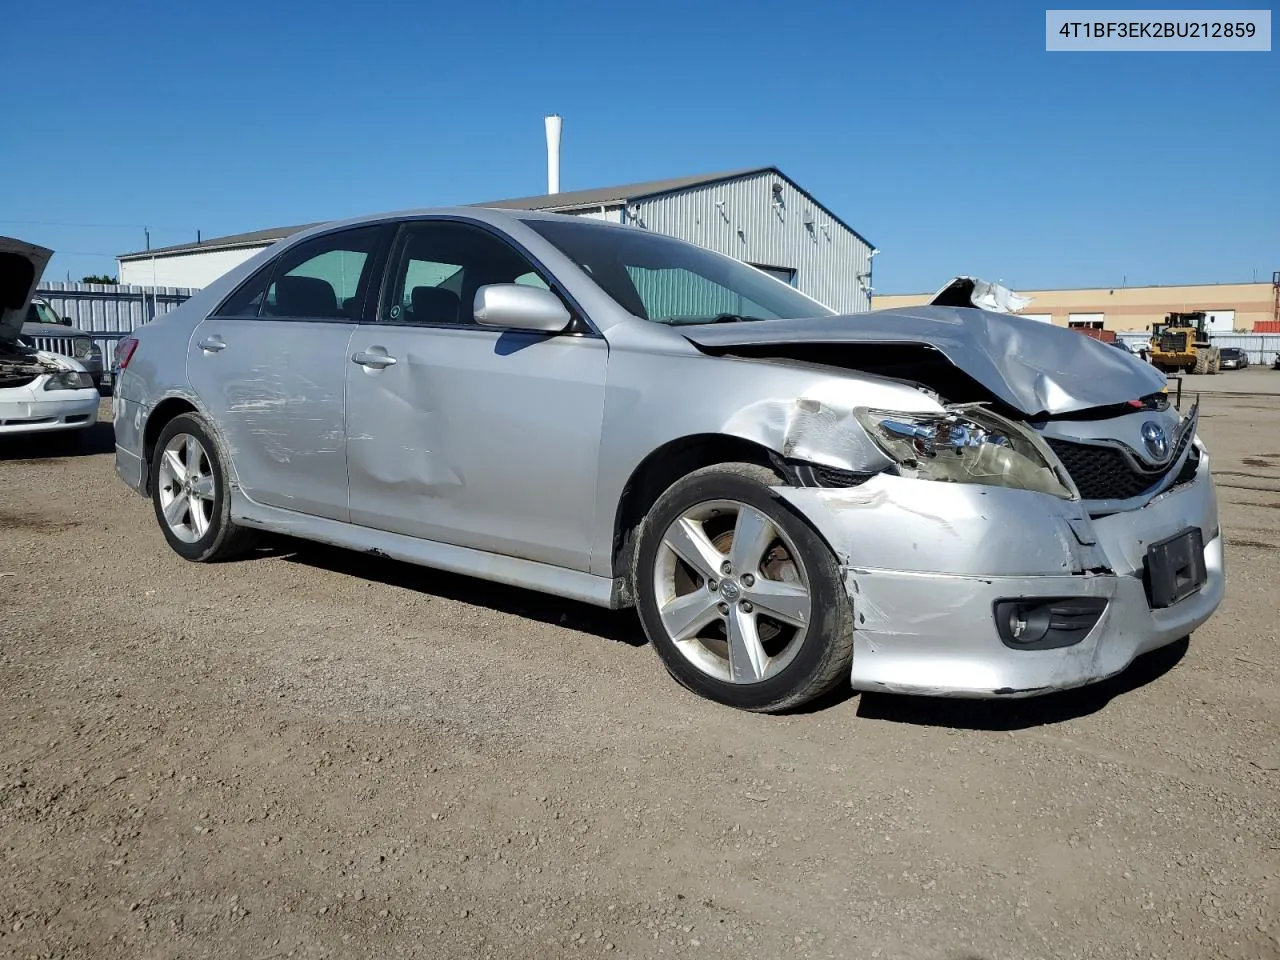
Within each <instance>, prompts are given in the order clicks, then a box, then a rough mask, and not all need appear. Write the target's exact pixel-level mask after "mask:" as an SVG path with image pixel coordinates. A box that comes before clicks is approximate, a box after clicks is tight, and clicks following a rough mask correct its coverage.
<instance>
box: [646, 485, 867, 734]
mask: <svg viewBox="0 0 1280 960" xmlns="http://www.w3.org/2000/svg"><path fill="white" fill-rule="evenodd" d="M781 483H782V480H781V478H779V477H778V476H777V474H775V473H774V472H773V471H771V470H769V469H768V468H766V467H761V466H756V465H754V464H746V463H725V464H717V465H715V466H711V467H705V468H703V469H701V470H696V471H694V472H693V473H691V474H689V475H688V476H686V477H684V478H683V479H681V480H678V481H677V482H676V483H674V484H673V485H672V486H671V488H670V489H669V490H667V492H666V493H664V494H663V495H662V496H661V497H659V498H658V501H657V503H655V504H654V505H653V507H652V509H651V510H650V511H649V515H648V516H647V517H646V518H645V520H644V523H643V524H641V527H640V535H639V538H638V543H637V548H636V555H635V563H634V570H633V583H634V585H635V594H636V607H637V609H638V611H639V614H640V620H641V623H642V624H643V625H644V629H645V633H646V635H647V636H648V637H649V640H650V642H651V643H652V644H653V646H654V648H655V649H656V650H657V652H658V655H659V656H661V657H662V660H663V663H664V664H665V665H666V667H667V669H668V670H669V671H670V672H671V674H672V675H673V676H674V677H675V678H676V679H677V680H679V681H680V683H682V684H684V686H686V687H688V688H689V689H691V690H693V691H694V692H696V693H699V694H701V695H703V696H705V697H708V698H710V699H712V700H717V701H719V702H720V703H725V704H728V705H730V706H734V707H739V708H741V709H744V710H759V711H778V710H786V709H789V708H791V707H795V706H799V705H800V704H802V703H805V702H806V701H808V700H812V699H813V698H814V697H817V696H819V695H820V694H822V693H824V692H826V691H827V690H829V689H830V688H831V687H832V686H834V685H835V684H836V683H837V682H838V681H839V680H840V679H841V678H842V677H844V678H847V677H848V671H849V666H850V661H851V660H852V656H853V613H852V610H851V607H850V603H849V597H848V594H847V593H846V592H845V587H844V582H843V579H842V577H841V573H840V568H839V566H838V564H837V563H836V559H835V556H834V555H833V554H832V552H831V550H830V548H829V547H828V546H827V545H826V543H825V542H824V541H823V540H822V538H821V537H819V536H818V534H817V533H816V532H815V531H814V529H813V528H812V527H811V526H810V525H809V524H808V522H807V521H805V520H804V518H803V517H801V516H800V515H799V514H797V513H796V512H795V511H794V510H793V509H792V508H791V507H790V505H789V504H788V503H787V502H786V501H784V500H783V499H782V498H781V497H779V496H777V494H776V493H775V492H774V491H773V490H772V489H770V488H772V487H776V486H778V485H780V484H781Z"/></svg>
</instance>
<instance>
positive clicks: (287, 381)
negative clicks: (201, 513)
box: [187, 225, 390, 520]
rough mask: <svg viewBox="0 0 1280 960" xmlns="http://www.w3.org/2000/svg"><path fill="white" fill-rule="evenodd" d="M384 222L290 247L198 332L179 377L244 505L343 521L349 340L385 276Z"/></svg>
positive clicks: (244, 286)
mask: <svg viewBox="0 0 1280 960" xmlns="http://www.w3.org/2000/svg"><path fill="white" fill-rule="evenodd" d="M389 232H390V228H389V227H387V226H384V225H379V226H368V227H360V228H356V229H350V230H341V231H336V232H334V233H328V234H323V235H321V236H319V237H315V238H313V239H311V240H307V241H304V242H302V243H299V244H297V245H295V246H293V247H290V248H289V249H287V250H286V251H284V253H282V254H281V255H280V256H279V257H278V258H277V259H276V260H274V261H272V262H271V263H269V264H268V265H267V266H265V267H264V268H263V269H262V270H260V271H258V272H257V273H256V274H254V275H253V276H252V277H250V278H249V279H248V280H247V281H246V282H245V283H244V284H242V285H241V286H240V287H239V288H238V289H237V291H236V292H235V293H234V294H232V296H231V297H230V298H228V300H227V301H226V302H225V303H224V304H223V305H222V306H221V307H220V308H219V309H218V310H217V311H216V312H215V313H214V314H213V315H211V316H209V317H207V318H205V319H204V320H203V321H201V322H200V324H199V325H197V327H196V329H195V332H194V335H193V336H192V338H191V343H190V345H189V346H188V348H187V349H188V352H187V377H188V379H189V380H190V382H191V385H192V387H193V388H194V389H195V391H196V393H197V394H198V395H199V396H200V398H201V400H202V401H203V403H204V406H205V409H206V410H207V412H208V414H209V416H210V417H211V418H212V419H213V421H214V423H215V425H216V426H217V428H218V430H219V431H220V432H221V434H222V437H223V440H224V442H225V444H226V446H227V454H228V456H229V457H230V458H231V461H232V464H233V465H234V468H235V471H236V476H237V478H238V481H239V485H240V489H241V490H242V491H243V492H244V493H245V495H246V496H248V497H249V498H250V499H251V500H254V501H256V502H257V503H262V504H266V505H268V506H273V507H283V508H285V509H288V510H295V511H298V512H300V513H305V514H311V515H315V516H321V517H329V518H332V519H335V520H346V519H348V517H349V512H348V508H347V460H346V403H345V389H346V382H345V380H346V373H347V371H346V367H347V362H346V357H347V344H348V342H349V341H350V339H351V335H352V333H353V332H354V331H355V329H356V326H357V321H358V320H359V318H360V316H361V312H362V311H363V309H364V306H365V304H366V303H367V302H368V300H369V297H368V293H369V290H371V289H372V290H374V291H376V290H377V285H378V278H379V277H380V275H381V271H380V267H381V263H380V259H381V258H380V256H379V250H380V244H381V243H382V241H383V239H384V238H385V237H387V236H388V235H389Z"/></svg>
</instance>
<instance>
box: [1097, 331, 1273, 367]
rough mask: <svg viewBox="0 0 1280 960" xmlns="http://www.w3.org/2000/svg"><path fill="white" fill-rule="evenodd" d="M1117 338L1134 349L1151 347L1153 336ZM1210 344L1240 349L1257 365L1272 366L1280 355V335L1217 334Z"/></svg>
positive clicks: (1132, 334) (1139, 335)
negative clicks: (1273, 361) (1277, 355)
mask: <svg viewBox="0 0 1280 960" xmlns="http://www.w3.org/2000/svg"><path fill="white" fill-rule="evenodd" d="M1116 336H1117V337H1118V338H1119V339H1121V340H1123V341H1124V342H1125V343H1127V344H1128V345H1129V346H1131V347H1133V349H1135V350H1137V349H1138V348H1139V347H1148V348H1150V346H1151V335H1150V334H1147V333H1129V332H1126V333H1118V334H1116ZM1209 342H1210V343H1212V344H1213V345H1214V346H1216V347H1239V348H1240V349H1241V350H1243V351H1244V352H1245V353H1247V354H1248V355H1249V362H1250V363H1251V364H1255V365H1262V366H1267V367H1269V366H1271V361H1272V360H1274V359H1275V356H1276V354H1277V353H1280V333H1271V334H1266V333H1215V334H1211V335H1210V337H1209Z"/></svg>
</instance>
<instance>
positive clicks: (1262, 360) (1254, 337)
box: [1209, 333, 1280, 367]
mask: <svg viewBox="0 0 1280 960" xmlns="http://www.w3.org/2000/svg"><path fill="white" fill-rule="evenodd" d="M1209 339H1210V340H1211V341H1212V342H1213V344H1214V345H1215V346H1218V347H1238V348H1239V349H1241V350H1243V351H1244V352H1245V354H1247V355H1248V357H1249V363H1251V364H1261V365H1263V366H1267V367H1269V366H1271V361H1272V360H1274V359H1275V356H1276V354H1277V353H1280V333H1215V334H1214V335H1213V336H1212V337H1210V338H1209Z"/></svg>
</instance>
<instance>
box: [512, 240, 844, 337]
mask: <svg viewBox="0 0 1280 960" xmlns="http://www.w3.org/2000/svg"><path fill="white" fill-rule="evenodd" d="M524 222H525V224H526V225H527V226H528V227H529V228H530V229H532V230H534V231H536V232H537V233H539V234H540V235H541V236H542V237H543V238H544V239H546V240H547V241H548V242H550V243H551V244H553V245H554V246H555V247H557V248H558V249H559V250H560V252H561V253H563V254H564V255H565V256H567V257H568V258H569V259H570V260H572V261H573V262H574V263H576V264H577V265H578V266H579V267H581V268H582V269H583V270H584V271H585V272H586V273H587V275H588V276H590V277H591V279H592V280H594V281H595V282H596V283H597V284H599V285H600V287H601V289H603V290H604V292H605V293H607V294H608V295H609V296H610V297H612V298H613V299H614V300H615V301H616V302H617V303H618V305H619V306H621V307H622V308H623V309H624V310H626V311H628V312H630V313H633V314H635V315H636V316H637V317H640V318H642V319H644V320H652V321H654V322H655V323H666V324H672V325H677V324H691V323H714V322H725V321H738V320H776V319H780V318H783V317H786V318H794V317H820V316H831V315H833V314H834V311H832V310H829V309H827V308H826V307H824V306H822V305H821V304H819V303H816V302H814V301H813V300H810V299H809V298H808V297H806V296H804V295H803V294H801V293H799V292H798V291H796V290H794V289H792V288H791V287H789V286H788V285H787V284H785V283H783V282H782V281H781V280H775V279H773V278H772V277H770V276H768V275H766V274H764V273H762V272H761V271H759V270H756V269H755V268H754V267H749V266H747V265H746V264H745V263H741V262H739V261H737V260H733V259H731V258H729V257H723V256H720V255H719V254H716V253H712V252H711V251H710V250H704V249H703V248H701V247H696V246H693V245H692V244H688V243H683V242H681V241H679V240H673V239H671V238H670V237H664V236H661V235H660V234H654V233H646V232H644V231H642V230H620V229H618V228H617V227H611V226H607V225H605V224H599V223H591V222H589V221H585V220H584V221H581V222H574V221H562V220H533V219H530V220H525V221H524Z"/></svg>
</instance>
